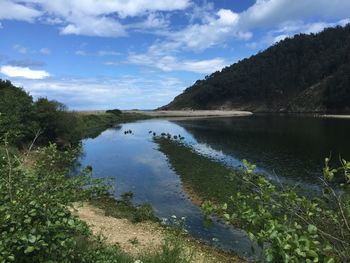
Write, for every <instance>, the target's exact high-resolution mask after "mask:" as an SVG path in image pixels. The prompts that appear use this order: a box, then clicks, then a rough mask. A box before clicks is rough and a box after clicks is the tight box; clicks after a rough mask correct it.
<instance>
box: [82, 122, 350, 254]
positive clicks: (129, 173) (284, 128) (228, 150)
mask: <svg viewBox="0 0 350 263" xmlns="http://www.w3.org/2000/svg"><path fill="white" fill-rule="evenodd" d="M118 128H119V129H109V130H106V131H105V132H103V133H102V134H101V135H100V136H98V137H97V138H95V139H87V140H85V141H84V142H83V146H84V151H85V155H84V156H83V157H82V164H83V165H91V166H92V167H93V169H94V175H95V176H98V177H113V178H116V184H117V187H116V192H115V195H116V196H119V195H120V194H121V193H122V192H126V191H132V192H133V193H134V196H135V202H136V203H142V202H149V203H150V204H152V206H153V207H154V209H155V211H156V215H157V216H158V217H166V218H169V217H170V216H171V215H176V216H178V217H182V216H184V217H186V224H187V229H188V230H189V232H190V233H191V234H192V235H193V236H194V237H196V238H200V239H202V240H205V241H207V242H211V243H214V244H216V245H218V246H220V247H222V248H225V249H228V250H231V249H232V250H234V251H235V252H237V253H238V254H240V255H251V254H252V251H251V243H250V242H249V240H248V239H247V238H246V236H245V234H244V233H242V232H240V231H237V230H234V229H232V228H231V227H228V226H226V225H225V224H222V223H219V222H217V223H215V224H214V225H213V227H211V228H205V227H204V225H203V215H202V213H201V210H200V208H198V207H197V206H195V205H194V204H192V203H191V202H190V201H189V199H188V198H187V196H186V194H185V193H184V192H183V191H182V188H181V181H180V178H179V176H177V175H176V173H175V172H174V171H173V170H172V169H171V168H170V167H169V163H168V162H167V159H166V157H165V156H164V155H163V154H162V153H161V152H159V151H158V150H157V149H158V145H157V144H155V143H154V142H153V140H152V134H149V131H154V132H156V133H157V134H160V133H162V132H165V133H171V134H181V135H182V136H184V137H185V138H186V143H188V144H190V145H192V146H193V147H194V148H195V149H196V150H198V151H200V152H202V153H204V154H206V155H209V156H211V157H213V158H216V159H219V160H222V161H223V162H226V163H228V164H230V165H233V166H237V165H239V164H240V161H239V160H241V159H243V158H246V159H248V160H249V161H251V162H253V163H256V164H257V165H258V167H259V168H260V169H262V170H264V171H267V172H268V173H273V172H274V173H276V174H278V175H279V177H280V178H287V179H288V180H289V181H292V182H296V181H300V182H302V183H303V184H313V183H316V182H317V179H316V178H317V176H319V173H320V171H321V168H322V163H323V158H324V157H325V156H327V155H328V154H329V152H330V151H332V153H333V156H337V155H338V153H341V154H342V156H344V158H345V159H350V149H349V145H348V144H347V141H346V140H345V139H346V136H347V135H348V134H350V122H349V121H346V120H339V119H337V120H332V119H315V118H309V117H291V116H284V117H281V116H252V117H245V118H225V119H198V120H182V121H179V120H177V121H167V120H147V121H140V122H136V123H127V124H123V125H122V126H121V127H118ZM126 130H132V132H133V133H132V134H124V131H126ZM216 239H218V240H219V241H213V240H216Z"/></svg>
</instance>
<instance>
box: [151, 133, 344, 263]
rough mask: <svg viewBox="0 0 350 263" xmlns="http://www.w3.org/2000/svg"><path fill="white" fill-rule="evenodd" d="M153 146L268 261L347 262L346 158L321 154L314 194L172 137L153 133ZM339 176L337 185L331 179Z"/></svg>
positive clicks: (212, 211)
mask: <svg viewBox="0 0 350 263" xmlns="http://www.w3.org/2000/svg"><path fill="white" fill-rule="evenodd" d="M155 140H156V142H157V143H158V144H159V149H160V151H162V152H163V153H165V155H166V156H167V157H168V160H169V162H170V164H171V166H172V167H173V168H174V169H175V171H176V172H177V173H178V174H179V175H180V176H181V178H182V180H183V182H184V186H185V188H189V189H190V191H193V192H190V193H189V194H190V195H197V196H198V197H199V198H200V199H201V200H206V201H205V202H203V203H202V208H203V210H204V211H205V212H206V214H207V215H211V214H218V215H221V216H222V218H224V219H225V220H226V221H227V222H228V223H230V224H234V225H235V226H239V227H240V228H242V229H244V230H245V231H246V232H247V233H248V235H249V237H250V238H251V239H252V240H253V241H257V243H258V244H259V245H260V246H261V248H262V249H263V251H264V258H265V260H266V261H269V262H327V263H331V262H349V260H350V228H349V223H350V198H349V195H350V194H349V190H350V189H349V187H350V163H349V162H346V161H345V160H341V166H340V167H339V168H335V169H334V168H331V167H329V164H328V163H329V159H326V163H325V168H324V171H323V172H324V178H321V181H322V185H323V192H322V194H320V195H319V196H316V197H314V198H308V197H305V196H303V195H301V194H299V193H298V192H297V191H296V190H295V189H293V188H289V187H287V186H284V185H275V184H273V183H272V182H270V181H269V180H268V179H266V178H265V177H264V176H262V175H259V174H257V173H256V172H255V166H254V165H251V164H249V163H248V162H246V161H243V169H242V170H233V169H229V168H227V167H225V166H224V165H223V164H220V163H218V162H216V161H213V160H211V159H209V158H207V157H204V156H201V155H199V154H197V153H196V152H194V151H193V150H192V149H191V148H189V147H188V146H186V145H184V144H182V143H181V142H179V141H178V140H170V139H167V138H164V137H157V138H155ZM336 176H338V177H339V176H340V177H341V179H340V181H341V184H340V186H339V187H338V188H336V189H334V188H333V187H334V183H333V182H332V181H333V180H334V179H335V177H336Z"/></svg>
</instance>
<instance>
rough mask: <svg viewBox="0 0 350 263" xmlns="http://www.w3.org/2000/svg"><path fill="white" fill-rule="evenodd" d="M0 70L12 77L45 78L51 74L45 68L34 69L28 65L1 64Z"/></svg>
mask: <svg viewBox="0 0 350 263" xmlns="http://www.w3.org/2000/svg"><path fill="white" fill-rule="evenodd" d="M0 72H1V73H2V74H4V75H5V76H7V77H10V78H25V79H44V78H47V77H49V76H50V74H49V73H48V72H46V71H44V70H32V69H30V68H28V67H15V66H1V67H0Z"/></svg>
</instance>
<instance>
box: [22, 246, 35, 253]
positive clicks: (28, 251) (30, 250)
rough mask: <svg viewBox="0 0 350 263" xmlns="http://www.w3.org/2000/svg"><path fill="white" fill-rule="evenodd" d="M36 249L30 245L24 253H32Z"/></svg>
mask: <svg viewBox="0 0 350 263" xmlns="http://www.w3.org/2000/svg"><path fill="white" fill-rule="evenodd" d="M34 249H35V247H33V246H29V247H27V248H26V249H25V250H24V254H29V253H32V252H33V251H34Z"/></svg>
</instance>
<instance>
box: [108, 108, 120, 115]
mask: <svg viewBox="0 0 350 263" xmlns="http://www.w3.org/2000/svg"><path fill="white" fill-rule="evenodd" d="M106 113H112V114H114V115H117V116H119V115H121V114H122V111H121V110H118V109H113V110H107V111H106Z"/></svg>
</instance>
